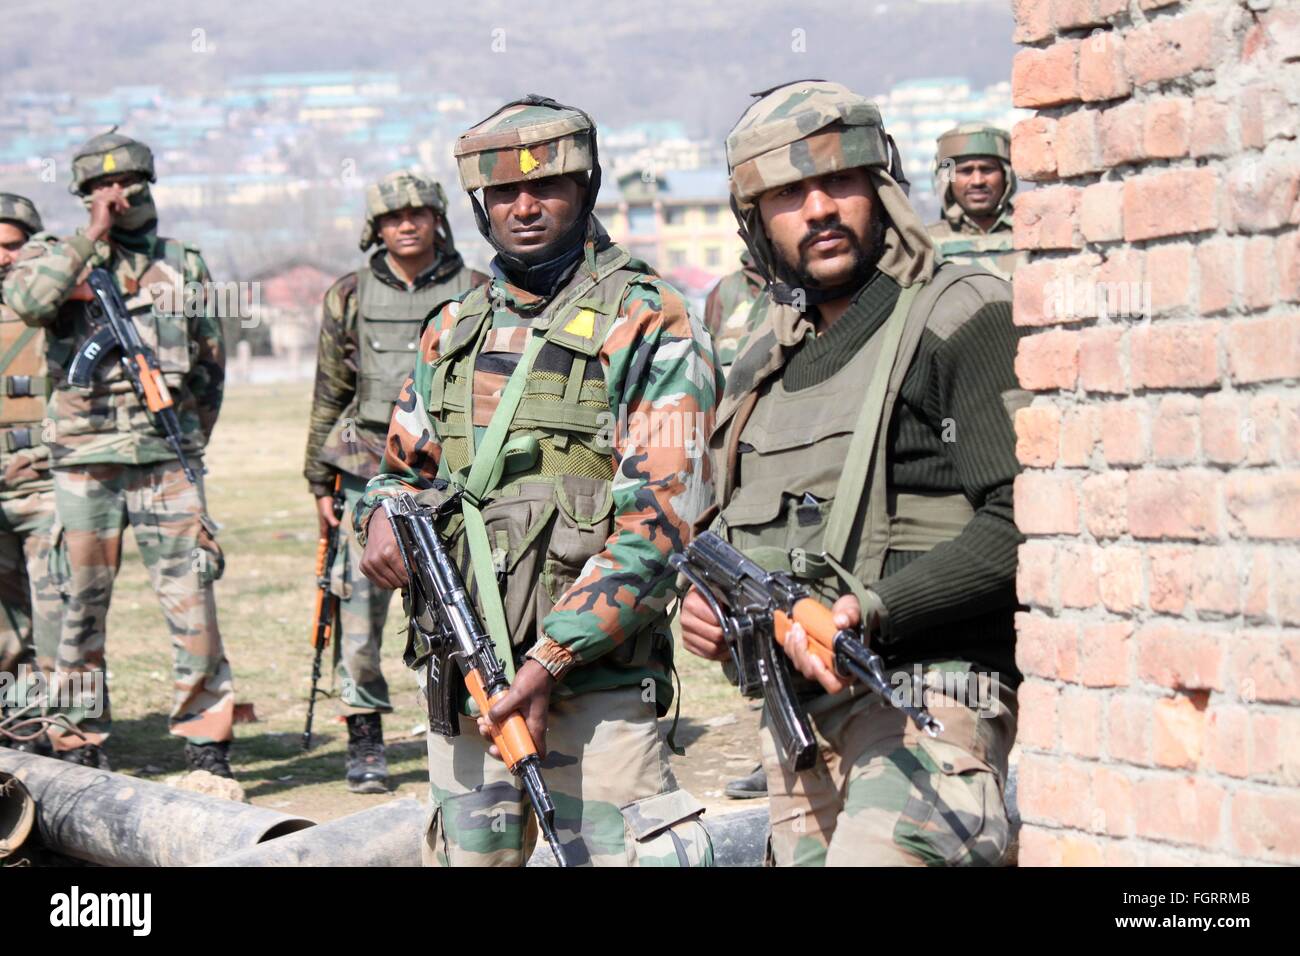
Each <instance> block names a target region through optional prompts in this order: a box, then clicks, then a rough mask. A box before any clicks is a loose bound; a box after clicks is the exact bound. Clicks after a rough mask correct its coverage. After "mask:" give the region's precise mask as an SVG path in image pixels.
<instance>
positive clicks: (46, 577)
mask: <svg viewBox="0 0 1300 956" xmlns="http://www.w3.org/2000/svg"><path fill="white" fill-rule="evenodd" d="M41 228H42V226H41V217H40V213H38V212H37V211H36V206H35V205H33V203H32V202H31V200H29V199H27V198H25V197H23V196H18V195H15V194H13V193H0V280H3V278H4V276H5V274H6V273H8V271H9V267H10V265H11V264H12V263H13V261H14V259H15V258H16V257H17V255H18V250H20V249H21V248H22V247H23V246H24V245H25V244H26V243H27V241H28V240H29V239H31V238H32V236H34V235H36V234H37V233H39V232H40V231H41ZM49 386H50V380H49V378H48V377H46V375H45V336H44V334H42V332H41V330H40V329H35V328H29V327H28V326H26V325H24V324H23V322H22V320H21V319H19V318H18V316H17V315H15V314H14V313H13V311H12V310H11V309H9V308H8V307H7V306H6V305H5V304H4V299H3V298H2V297H0V674H6V675H9V676H10V677H11V678H12V679H13V683H12V684H10V685H9V689H10V690H11V691H13V696H12V697H11V698H10V699H0V708H10V709H18V708H22V707H25V706H27V705H28V704H30V703H32V702H33V701H32V700H30V699H29V696H28V693H27V689H26V688H24V687H23V686H22V681H21V677H22V673H23V671H24V670H26V669H30V668H33V667H36V668H38V669H39V670H40V671H42V672H45V673H48V672H50V671H52V670H53V669H54V657H55V655H56V653H57V651H58V643H59V622H60V618H61V610H62V609H61V600H60V596H59V590H58V587H57V586H56V585H55V583H54V581H53V579H52V578H51V575H50V568H49V551H50V531H51V528H52V526H53V524H54V480H53V479H52V478H51V477H50V450H49V449H48V448H47V447H45V445H44V443H43V438H42V431H43V429H44V421H45V402H46V399H47V398H48V397H49ZM5 744H6V741H5V739H4V738H0V746H4V745H5ZM15 746H16V747H17V748H18V749H21V750H28V751H34V752H41V753H46V752H48V751H49V743H48V740H46V739H45V738H44V737H41V738H38V739H36V740H34V741H30V742H26V743H19V744H15Z"/></svg>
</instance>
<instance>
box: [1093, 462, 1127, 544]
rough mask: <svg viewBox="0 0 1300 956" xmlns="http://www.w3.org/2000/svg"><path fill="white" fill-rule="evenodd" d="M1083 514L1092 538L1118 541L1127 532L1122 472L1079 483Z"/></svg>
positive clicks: (1094, 476)
mask: <svg viewBox="0 0 1300 956" xmlns="http://www.w3.org/2000/svg"><path fill="white" fill-rule="evenodd" d="M1083 512H1084V515H1085V517H1086V520H1087V523H1088V531H1089V533H1090V534H1092V536H1093V537H1095V538H1118V537H1119V536H1120V535H1122V534H1123V533H1124V532H1126V531H1127V530H1128V476H1127V474H1126V473H1124V472H1110V473H1105V474H1100V475H1091V476H1089V477H1087V478H1085V479H1083Z"/></svg>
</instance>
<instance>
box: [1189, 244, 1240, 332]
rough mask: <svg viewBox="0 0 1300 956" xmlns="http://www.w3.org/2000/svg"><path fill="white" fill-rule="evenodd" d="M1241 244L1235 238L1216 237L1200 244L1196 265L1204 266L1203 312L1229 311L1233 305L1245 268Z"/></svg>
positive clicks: (1201, 281) (1202, 272)
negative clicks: (1240, 276)
mask: <svg viewBox="0 0 1300 956" xmlns="http://www.w3.org/2000/svg"><path fill="white" fill-rule="evenodd" d="M1240 263H1241V245H1240V243H1238V242H1236V241H1235V240H1232V239H1212V240H1210V241H1209V242H1203V243H1201V244H1199V245H1198V246H1197V247H1196V265H1197V267H1198V268H1199V269H1200V273H1201V277H1200V302H1199V308H1200V312H1201V314H1202V315H1211V314H1213V313H1215V312H1225V311H1227V310H1228V309H1230V308H1232V304H1233V297H1234V295H1235V294H1236V289H1237V287H1238V285H1239V280H1238V278H1237V277H1238V275H1239V273H1240V272H1241V265H1240Z"/></svg>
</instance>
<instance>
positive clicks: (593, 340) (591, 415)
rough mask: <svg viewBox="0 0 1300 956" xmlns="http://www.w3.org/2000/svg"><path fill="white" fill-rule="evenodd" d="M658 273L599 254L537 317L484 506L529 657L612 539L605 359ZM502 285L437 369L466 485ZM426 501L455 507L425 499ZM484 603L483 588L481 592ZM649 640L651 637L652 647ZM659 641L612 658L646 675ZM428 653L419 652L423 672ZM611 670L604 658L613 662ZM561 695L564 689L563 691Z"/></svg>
mask: <svg viewBox="0 0 1300 956" xmlns="http://www.w3.org/2000/svg"><path fill="white" fill-rule="evenodd" d="M647 274H649V275H653V272H652V271H651V270H650V268H649V267H648V266H646V265H645V264H644V263H642V262H638V261H636V260H633V259H632V258H631V256H630V255H629V254H628V253H627V252H626V251H625V250H623V249H621V248H619V247H618V246H609V247H607V248H606V249H604V250H603V251H602V252H600V253H598V254H597V256H596V270H595V278H593V277H592V274H591V273H590V272H588V271H586V270H585V269H584V270H583V271H581V272H579V273H578V277H576V278H575V280H573V281H571V283H570V285H569V286H568V287H567V288H565V289H563V290H561V292H560V293H559V294H557V295H556V297H555V298H554V299H553V300H552V301H551V302H550V303H549V304H548V305H547V306H546V307H545V308H544V310H543V311H542V312H541V313H540V314H538V315H536V316H535V317H533V319H532V321H531V322H530V323H528V328H529V329H530V332H531V333H541V334H542V336H543V341H542V344H541V345H540V347H538V349H537V351H536V354H535V355H534V357H533V362H532V365H531V366H530V367H529V368H528V370H527V372H526V376H525V378H524V380H523V391H522V396H521V397H520V399H519V405H518V407H517V409H516V411H515V414H514V416H513V418H512V419H511V422H510V426H509V429H508V431H507V433H506V438H505V442H504V444H503V446H502V449H501V451H500V453H499V455H498V457H497V466H498V467H499V471H500V474H499V476H498V477H497V478H496V479H495V480H494V481H493V482H492V483H491V484H490V486H489V487H488V489H487V491H486V492H485V493H484V494H483V496H482V501H481V509H482V517H483V521H484V524H485V525H486V529H487V535H488V540H489V542H490V545H491V548H492V555H491V561H492V565H493V568H494V570H495V572H496V576H497V582H496V584H497V586H498V590H499V593H500V594H501V598H502V604H503V606H504V612H505V623H506V625H507V630H508V632H509V640H510V644H511V645H512V646H513V647H514V648H515V649H516V650H517V651H522V650H524V649H526V648H527V647H528V646H530V645H531V644H532V643H533V642H534V641H535V640H536V637H537V636H538V635H537V630H538V627H539V625H540V623H541V621H542V619H543V618H544V617H545V616H546V615H547V614H548V613H550V610H551V608H553V607H554V605H555V602H556V601H557V600H558V599H559V598H560V596H561V595H562V594H563V593H564V592H565V591H566V590H568V588H569V587H571V586H572V584H573V583H574V582H575V581H576V580H577V579H578V577H579V575H580V574H581V572H582V569H583V567H584V566H585V565H586V563H587V561H588V559H590V558H591V557H592V556H594V555H596V554H599V553H600V552H601V551H602V550H603V549H604V547H605V542H606V540H607V539H608V537H609V535H610V534H612V533H613V522H614V515H613V477H614V465H613V460H612V452H613V441H612V439H613V427H614V421H615V416H614V414H613V412H612V410H611V409H610V407H609V391H608V386H607V384H606V382H605V376H604V370H603V367H602V364H601V361H600V349H601V346H602V345H603V344H604V341H605V337H606V336H607V335H608V333H609V330H610V328H611V327H612V326H613V324H614V322H615V320H616V319H617V318H618V315H619V307H620V305H621V304H622V301H623V297H624V296H625V294H626V293H627V289H628V286H629V285H630V284H631V283H632V282H633V281H635V280H637V279H644V278H645V277H646V275H647ZM496 286H497V281H493V282H492V283H489V284H488V285H485V286H479V287H478V288H476V289H474V290H473V291H472V292H470V294H469V295H468V296H466V298H465V299H464V301H463V302H461V303H460V306H459V310H458V312H457V314H456V324H455V326H454V327H453V328H452V329H451V331H450V332H449V333H445V335H444V339H443V343H442V346H441V354H440V355H439V357H438V359H437V361H436V362H435V364H434V368H433V380H432V385H431V387H430V395H429V404H428V413H429V418H430V422H431V425H432V428H433V431H434V434H435V436H436V438H437V441H438V442H439V445H440V448H441V458H440V460H439V473H440V475H442V476H443V477H444V478H454V479H456V480H457V481H458V482H460V483H461V484H463V483H464V480H465V478H466V476H467V475H468V473H469V471H470V470H471V466H472V464H473V460H474V454H475V453H474V451H473V450H472V448H473V445H472V444H471V441H472V440H473V439H474V434H475V433H474V427H473V407H472V406H473V393H472V387H473V377H474V374H475V368H476V364H477V360H478V356H479V354H480V352H482V351H483V350H484V344H485V342H486V341H487V340H488V338H489V336H490V333H491V331H492V317H493V314H494V311H495V310H496V308H500V307H503V306H499V305H498V304H497V303H496V302H495V301H494V299H493V296H495V295H497V294H498V293H496V292H494V291H493V290H494V289H495V288H496ZM419 497H420V499H421V500H422V501H425V502H427V503H434V501H433V499H435V498H440V497H445V495H444V494H443V493H441V492H424V493H422V494H421V495H420V496H419ZM464 531H465V529H464V523H463V518H462V516H460V515H455V516H453V517H452V518H450V519H449V521H448V523H447V525H446V528H445V533H446V534H447V536H448V540H449V542H450V543H451V544H452V546H453V548H454V549H455V553H457V555H458V557H459V558H460V561H461V563H462V566H463V567H465V568H467V569H469V570H470V575H469V576H470V579H471V580H473V577H474V571H473V568H472V564H473V562H472V557H471V554H470V551H469V547H468V544H467V541H466V535H465V533H464ZM472 588H473V590H474V591H475V592H476V593H477V591H478V586H477V584H476V583H475V584H473V585H472ZM642 637H644V638H645V639H644V640H643V639H642ZM650 640H651V635H648V634H647V635H639V636H638V637H637V639H635V640H628V641H626V642H625V645H624V646H622V647H620V648H619V649H618V650H617V651H615V652H614V653H613V654H611V655H609V660H610V662H611V663H614V664H622V665H627V666H643V665H644V664H645V662H646V661H647V660H648V659H649V657H650V653H651V642H650ZM426 653H427V649H425V648H421V647H419V646H413V647H411V648H409V649H408V655H407V658H408V663H412V664H414V663H416V662H418V661H419V659H420V658H421V656H423V655H424V654H426ZM602 660H603V659H602ZM557 692H558V693H560V695H561V696H563V694H564V693H565V691H563V690H559V691H557Z"/></svg>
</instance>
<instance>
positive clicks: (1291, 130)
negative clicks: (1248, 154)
mask: <svg viewBox="0 0 1300 956" xmlns="http://www.w3.org/2000/svg"><path fill="white" fill-rule="evenodd" d="M1237 116H1238V124H1239V127H1240V129H1241V146H1242V148H1243V149H1263V148H1264V147H1265V146H1266V145H1268V143H1269V142H1270V141H1272V140H1274V139H1279V138H1285V139H1295V136H1296V115H1295V108H1294V107H1292V106H1291V104H1290V103H1289V102H1288V101H1287V98H1286V95H1285V94H1284V93H1283V92H1282V91H1281V90H1279V89H1278V88H1277V87H1275V86H1271V85H1268V84H1262V83H1260V84H1255V85H1254V86H1248V87H1246V88H1245V89H1244V90H1242V91H1241V96H1240V97H1239V99H1238V108H1237Z"/></svg>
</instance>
